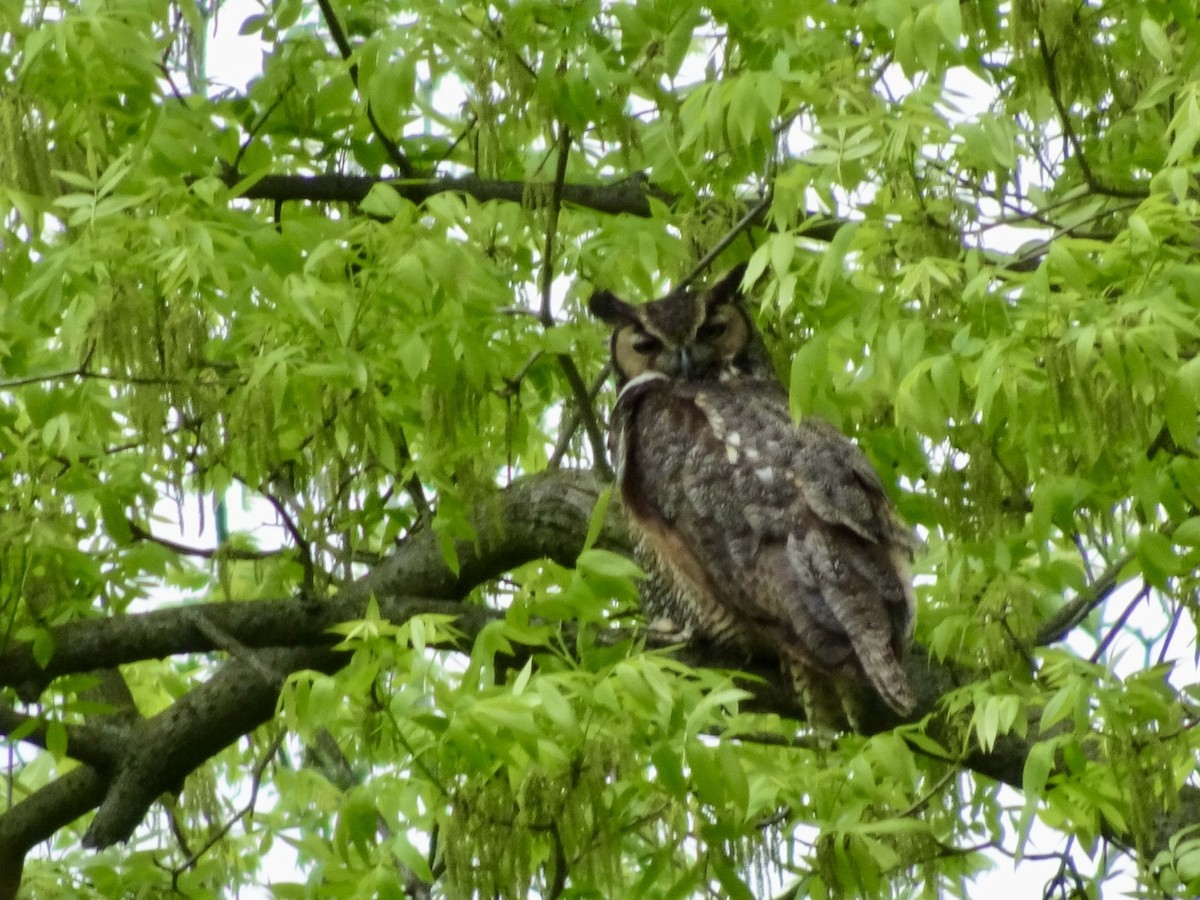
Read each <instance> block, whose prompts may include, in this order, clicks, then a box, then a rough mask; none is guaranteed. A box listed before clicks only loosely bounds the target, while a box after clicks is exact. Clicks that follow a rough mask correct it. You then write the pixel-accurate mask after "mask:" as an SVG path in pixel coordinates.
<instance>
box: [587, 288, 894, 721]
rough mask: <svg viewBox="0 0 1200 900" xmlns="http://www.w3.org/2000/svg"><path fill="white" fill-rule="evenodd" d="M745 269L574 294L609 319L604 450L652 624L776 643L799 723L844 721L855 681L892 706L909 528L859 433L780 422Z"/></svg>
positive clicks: (778, 390) (729, 639) (851, 711)
mask: <svg viewBox="0 0 1200 900" xmlns="http://www.w3.org/2000/svg"><path fill="white" fill-rule="evenodd" d="M744 272H745V266H739V267H737V268H735V269H733V270H732V271H731V272H729V273H728V274H727V275H726V276H725V277H723V278H722V279H721V280H720V281H719V282H717V283H716V284H715V285H714V286H712V287H710V288H708V289H706V290H679V291H675V292H673V293H671V294H668V295H667V296H666V297H663V298H662V299H660V300H655V301H652V302H650V303H646V304H643V305H638V306H635V305H632V304H629V303H626V302H625V301H624V300H621V299H619V298H618V297H616V296H614V295H613V294H611V293H609V292H607V291H598V292H597V293H595V294H593V295H592V297H591V299H590V301H589V302H588V307H589V309H590V310H591V312H592V314H593V315H595V316H597V317H598V318H600V319H601V320H603V321H604V322H605V323H607V324H608V325H610V326H611V327H612V329H613V333H612V340H611V352H612V365H613V369H614V371H615V374H616V379H617V387H618V391H619V392H618V395H617V401H616V405H615V408H614V409H613V413H612V422H611V427H610V434H609V448H610V452H611V453H612V456H613V462H614V468H615V470H616V473H617V482H618V486H619V491H620V498H621V503H622V505H623V507H624V510H625V514H626V517H627V518H628V520H629V524H630V527H631V530H632V533H633V535H634V538H635V540H636V552H637V555H638V558H639V561H640V563H641V565H642V567H643V568H644V569H645V570H646V572H647V579H646V582H645V583H644V585H643V594H644V604H645V606H646V612H647V615H648V617H649V618H650V619H651V620H652V623H651V627H652V628H655V629H663V630H666V631H668V632H670V633H672V634H675V635H677V636H678V639H679V640H692V639H700V640H702V641H709V642H712V643H713V644H715V645H718V646H722V647H731V648H735V649H741V650H745V651H747V652H748V653H753V654H760V653H762V654H767V655H770V656H777V657H778V658H779V660H780V663H781V666H782V668H783V670H784V673H785V674H786V675H787V676H788V677H790V679H791V680H792V683H793V684H794V685H795V687H796V691H797V694H798V699H799V700H800V701H801V703H802V704H803V705H804V706H805V708H806V712H807V715H808V718H809V720H810V722H812V723H813V724H814V725H818V726H827V727H832V728H840V727H844V726H846V725H849V726H850V727H852V728H857V727H859V721H858V719H859V713H860V711H862V710H863V709H864V708H868V706H867V704H869V703H870V702H871V701H870V700H869V692H874V693H875V694H877V695H878V696H879V697H880V698H882V700H883V701H885V702H886V703H887V705H888V706H890V707H891V708H892V709H893V710H894V711H895V712H896V713H897V714H899V715H900V716H905V715H908V714H909V713H910V712H911V711H912V709H913V707H914V697H913V692H912V689H911V687H910V685H909V683H908V679H907V677H906V675H905V672H904V668H903V666H902V659H903V655H904V652H905V649H906V646H907V644H908V641H909V638H910V635H911V632H912V622H913V614H914V600H913V592H912V585H911V579H910V576H909V574H908V563H909V561H910V560H911V557H912V552H913V550H914V549H915V546H916V541H915V537H914V535H913V534H912V533H911V531H909V530H908V529H906V528H905V527H904V526H903V525H902V524H901V522H900V521H899V520H898V518H897V517H896V515H895V513H894V512H893V510H892V506H891V504H890V502H889V501H888V498H887V495H886V494H885V492H884V487H883V482H882V481H881V480H880V478H879V475H878V474H877V473H876V472H875V470H874V468H872V466H871V464H870V462H869V461H868V460H867V458H866V456H865V455H864V454H863V452H862V451H861V450H860V449H859V448H858V447H857V445H855V444H854V443H853V442H851V441H850V440H849V438H847V437H846V436H845V435H843V434H842V433H841V432H839V431H838V430H837V429H836V428H834V427H833V426H832V425H830V424H828V423H827V422H825V421H823V420H820V419H817V418H804V419H802V420H801V421H800V422H798V423H797V422H794V421H793V420H792V418H791V416H790V414H789V412H788V404H787V395H786V392H785V391H784V388H783V386H782V384H780V382H779V380H778V378H777V377H776V376H775V374H774V371H773V369H772V366H771V363H770V360H769V358H768V355H767V351H766V347H765V345H764V343H763V340H762V337H761V335H760V334H759V333H758V331H757V329H756V328H755V326H754V323H753V322H752V321H751V319H750V316H749V314H748V313H747V311H746V309H745V308H744V306H743V303H742V293H741V282H742V278H743V275H744Z"/></svg>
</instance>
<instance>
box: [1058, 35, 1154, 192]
mask: <svg viewBox="0 0 1200 900" xmlns="http://www.w3.org/2000/svg"><path fill="white" fill-rule="evenodd" d="M1037 36H1038V50H1039V51H1040V53H1041V55H1042V63H1043V64H1044V65H1045V67H1046V87H1047V88H1048V89H1049V91H1050V99H1051V100H1052V101H1053V102H1054V108H1055V109H1056V110H1058V120H1059V122H1060V123H1061V124H1062V128H1063V136H1064V137H1065V138H1066V139H1067V143H1068V144H1069V145H1070V147H1071V150H1072V151H1073V152H1074V154H1075V159H1076V160H1077V161H1078V162H1079V171H1080V172H1081V173H1082V174H1083V180H1084V181H1086V182H1087V186H1088V187H1089V188H1091V190H1092V192H1093V193H1096V194H1106V195H1108V196H1110V197H1126V198H1132V199H1138V200H1142V199H1145V198H1146V197H1148V196H1150V191H1149V189H1148V188H1142V189H1141V190H1136V191H1133V190H1128V189H1125V188H1117V187H1112V186H1111V185H1107V184H1101V182H1100V181H1099V179H1097V178H1096V175H1095V173H1094V172H1093V171H1092V166H1091V164H1090V163H1089V162H1088V159H1087V156H1085V155H1084V152H1083V144H1082V142H1081V141H1080V140H1079V135H1077V134H1076V133H1075V127H1074V126H1073V125H1072V124H1071V115H1070V112H1069V111H1068V110H1067V107H1066V104H1065V103H1064V102H1063V99H1062V92H1061V90H1060V88H1059V84H1058V72H1057V70H1056V69H1055V67H1054V54H1053V53H1051V52H1050V48H1049V46H1048V45H1047V43H1046V35H1045V33H1044V32H1043V31H1042V29H1041V28H1040V27H1039V28H1038V29H1037Z"/></svg>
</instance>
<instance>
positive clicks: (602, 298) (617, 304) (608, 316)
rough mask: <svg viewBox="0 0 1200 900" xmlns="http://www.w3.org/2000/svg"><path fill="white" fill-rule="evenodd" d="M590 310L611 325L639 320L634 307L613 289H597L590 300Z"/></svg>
mask: <svg viewBox="0 0 1200 900" xmlns="http://www.w3.org/2000/svg"><path fill="white" fill-rule="evenodd" d="M588 311H589V312H590V313H591V314H592V315H593V316H595V317H596V318H597V319H600V321H602V322H607V323H608V324H609V325H613V326H616V325H628V324H630V323H633V322H636V321H637V316H636V315H635V314H634V311H633V307H632V306H630V305H629V304H628V303H626V302H625V301H624V300H622V299H621V298H620V297H618V296H617V295H616V294H614V293H612V292H611V291H596V293H594V294H592V296H591V299H589V300H588Z"/></svg>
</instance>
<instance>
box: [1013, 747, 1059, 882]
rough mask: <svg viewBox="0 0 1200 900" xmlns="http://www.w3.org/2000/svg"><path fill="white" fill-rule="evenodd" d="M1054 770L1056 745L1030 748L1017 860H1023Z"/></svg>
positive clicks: (1026, 768)
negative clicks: (1035, 814)
mask: <svg viewBox="0 0 1200 900" xmlns="http://www.w3.org/2000/svg"><path fill="white" fill-rule="evenodd" d="M1053 768H1054V743H1053V742H1051V741H1038V742H1037V743H1036V744H1034V745H1033V746H1032V747H1030V748H1029V755H1028V756H1026V757H1025V769H1024V771H1023V773H1022V775H1021V789H1022V791H1023V792H1024V795H1025V803H1024V804H1023V806H1022V807H1021V816H1020V818H1019V819H1018V820H1017V848H1016V858H1017V859H1018V860H1020V859H1021V857H1022V855H1023V853H1024V850H1025V844H1026V843H1027V842H1028V840H1029V832H1030V829H1031V828H1032V827H1033V818H1034V813H1035V812H1036V811H1037V808H1038V805H1039V804H1040V803H1041V799H1042V794H1043V792H1044V791H1045V788H1046V782H1047V781H1048V780H1049V778H1050V772H1051V770H1052V769H1053Z"/></svg>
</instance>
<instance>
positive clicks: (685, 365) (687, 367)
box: [679, 347, 696, 378]
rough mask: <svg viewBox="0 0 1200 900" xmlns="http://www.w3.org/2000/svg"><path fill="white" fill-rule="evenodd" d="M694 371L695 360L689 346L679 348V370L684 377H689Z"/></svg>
mask: <svg viewBox="0 0 1200 900" xmlns="http://www.w3.org/2000/svg"><path fill="white" fill-rule="evenodd" d="M695 371H696V360H695V357H694V356H693V355H692V350H691V348H690V347H680V348H679V372H680V374H681V375H683V377H684V378H691V377H692V376H693V375H694V374H695Z"/></svg>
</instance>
